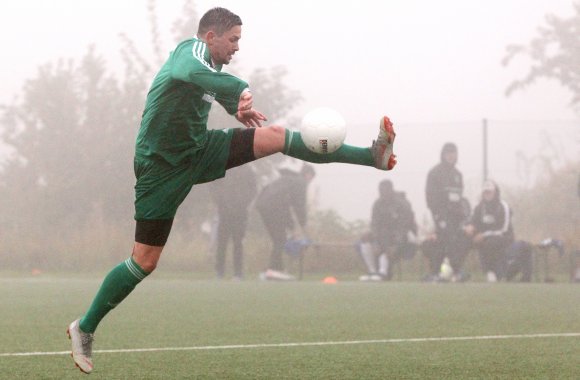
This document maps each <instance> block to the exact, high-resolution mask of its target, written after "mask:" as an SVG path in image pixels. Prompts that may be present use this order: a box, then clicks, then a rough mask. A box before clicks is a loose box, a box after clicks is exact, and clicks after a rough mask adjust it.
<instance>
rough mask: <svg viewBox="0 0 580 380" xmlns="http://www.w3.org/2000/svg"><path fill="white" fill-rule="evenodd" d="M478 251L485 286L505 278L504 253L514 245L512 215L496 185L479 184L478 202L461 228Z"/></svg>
mask: <svg viewBox="0 0 580 380" xmlns="http://www.w3.org/2000/svg"><path fill="white" fill-rule="evenodd" d="M465 231H466V233H467V234H468V235H469V236H471V237H472V238H473V243H474V245H475V246H476V247H477V248H478V250H479V256H480V260H481V266H482V269H483V272H484V273H485V274H486V276H487V281H488V282H496V281H498V280H501V279H502V278H504V277H505V270H506V262H507V256H506V255H507V250H508V248H509V247H510V246H511V245H512V244H513V242H514V232H513V227H512V212H511V210H510V207H509V205H508V204H507V202H505V201H504V200H502V199H501V194H500V190H499V187H498V186H497V184H496V183H495V182H493V181H491V180H487V181H485V182H484V183H483V187H482V194H481V201H480V202H479V204H478V205H477V206H476V207H475V209H474V211H473V215H472V216H471V221H470V223H469V224H468V225H467V226H466V228H465Z"/></svg>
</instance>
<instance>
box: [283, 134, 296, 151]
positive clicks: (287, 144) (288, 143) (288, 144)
mask: <svg viewBox="0 0 580 380" xmlns="http://www.w3.org/2000/svg"><path fill="white" fill-rule="evenodd" d="M286 131H287V133H288V142H287V143H286V150H285V151H284V154H288V151H289V150H290V144H292V136H294V132H292V131H291V130H289V129H287V130H286Z"/></svg>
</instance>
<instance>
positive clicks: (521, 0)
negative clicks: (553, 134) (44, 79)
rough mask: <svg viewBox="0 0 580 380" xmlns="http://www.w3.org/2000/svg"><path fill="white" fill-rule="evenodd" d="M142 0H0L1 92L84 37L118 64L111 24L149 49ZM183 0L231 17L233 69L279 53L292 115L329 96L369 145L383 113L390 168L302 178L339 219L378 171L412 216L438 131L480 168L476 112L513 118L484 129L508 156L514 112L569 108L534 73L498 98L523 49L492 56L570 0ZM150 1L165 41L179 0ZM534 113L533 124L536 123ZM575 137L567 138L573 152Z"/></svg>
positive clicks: (0, 95)
mask: <svg viewBox="0 0 580 380" xmlns="http://www.w3.org/2000/svg"><path fill="white" fill-rule="evenodd" d="M146 4H147V1H146V0H124V1H111V0H99V1H75V0H54V1H50V2H45V1H40V0H36V1H34V0H20V1H18V2H16V1H12V2H6V1H4V2H2V5H0V43H1V44H2V48H3V51H4V54H3V60H2V63H1V65H2V70H1V72H0V75H1V76H2V77H1V81H2V88H1V89H0V103H3V102H9V101H10V100H11V99H12V98H13V96H14V95H15V94H16V93H17V92H18V91H19V90H20V89H21V87H22V84H23V81H24V80H25V79H26V78H30V77H33V76H34V75H35V74H36V68H37V67H38V66H39V65H40V64H43V63H46V62H49V61H54V60H55V59H57V58H60V57H75V58H78V57H79V56H80V55H81V54H83V53H84V52H85V51H86V48H87V46H88V45H89V44H91V43H94V44H95V45H96V47H97V49H98V51H99V52H100V53H102V54H103V55H105V56H106V57H107V59H109V60H110V61H111V62H116V63H118V64H120V59H119V57H118V51H119V48H120V41H119V39H118V37H117V35H118V33H119V32H124V33H126V34H127V35H128V36H129V37H131V38H132V39H134V40H136V41H138V42H139V43H140V47H141V48H142V49H144V50H146V51H148V50H147V49H149V46H150V38H149V37H150V36H149V31H148V19H147V12H146ZM196 4H197V10H198V13H199V14H200V15H201V14H202V13H203V12H205V10H207V9H208V8H209V7H211V6H216V5H220V6H225V7H227V8H229V9H231V10H232V11H234V12H236V13H238V14H239V15H240V16H241V17H242V20H243V22H244V26H243V31H242V40H241V43H240V46H241V50H240V51H239V52H238V54H236V56H235V57H234V60H235V61H236V62H237V64H238V66H237V67H238V68H240V69H241V71H242V73H244V74H246V73H249V72H250V71H251V70H252V69H254V68H256V67H272V66H275V65H284V66H286V67H287V69H288V71H289V76H288V81H287V83H288V85H289V86H290V87H292V88H294V89H297V90H299V91H300V92H301V94H302V96H303V97H304V102H303V103H302V104H301V105H300V107H299V108H298V109H297V110H296V115H301V114H302V113H303V112H305V111H307V110H308V109H310V108H312V107H316V106H330V107H333V108H335V109H337V110H338V111H339V112H341V113H342V114H343V115H344V117H345V119H346V120H347V124H349V125H356V126H359V127H357V128H356V129H355V128H353V127H351V128H350V129H349V130H348V135H347V143H352V144H360V145H368V144H370V140H371V139H372V138H374V136H375V135H376V129H377V123H378V119H379V117H380V116H381V115H382V114H388V115H389V116H390V117H391V118H392V119H393V121H394V122H395V125H396V130H397V133H398V137H397V144H398V145H397V148H396V150H397V153H398V154H399V160H400V165H399V166H398V168H397V170H396V171H395V172H392V173H388V174H385V173H379V172H377V171H374V170H372V169H367V168H354V167H350V166H345V165H330V166H326V167H324V168H320V169H319V176H318V177H317V179H316V181H315V182H314V184H313V187H314V189H315V190H317V193H318V199H319V201H320V204H321V205H322V206H323V207H336V208H337V209H338V210H339V211H340V213H341V214H342V215H343V216H345V217H347V218H348V219H352V218H367V217H368V215H369V213H370V207H371V204H372V202H373V201H374V199H375V198H376V195H377V192H376V184H377V183H378V181H380V180H381V179H383V178H391V179H392V180H393V181H394V183H395V187H396V188H398V189H400V190H405V191H406V192H407V193H408V194H409V196H410V197H411V200H412V201H413V204H414V206H415V209H416V211H418V214H419V215H418V218H419V219H421V218H422V215H423V213H424V211H423V210H424V207H425V206H424V200H423V188H424V181H425V175H426V172H427V170H428V169H429V168H430V167H431V166H433V165H434V164H435V163H436V162H437V161H438V157H439V150H440V147H441V144H442V143H443V142H445V141H448V140H453V141H457V142H458V143H459V149H460V157H459V159H460V163H459V168H460V169H461V170H462V171H464V174H467V175H466V177H468V178H467V179H468V182H469V181H473V183H474V184H475V183H478V182H479V180H480V178H479V177H478V176H479V175H480V173H479V172H477V173H475V174H469V173H466V171H474V170H478V171H479V170H480V167H481V163H480V157H479V156H480V154H481V153H480V151H481V150H480V145H479V144H480V143H479V140H478V138H479V137H480V129H479V125H480V120H481V119H482V118H484V117H486V118H489V119H490V120H492V123H491V125H492V126H493V125H494V124H493V121H518V122H520V124H518V125H519V127H518V128H519V129H517V128H512V129H510V128H507V129H506V131H505V134H502V135H501V136H498V135H497V132H495V131H494V130H492V132H493V133H496V134H495V135H493V134H492V137H493V136H495V137H496V138H499V139H501V140H502V146H501V149H498V148H500V147H499V146H498V145H495V146H493V145H492V146H490V148H491V149H496V150H495V151H494V152H493V154H495V157H496V158H498V157H501V158H498V160H499V162H503V161H504V160H505V161H506V165H507V167H510V168H511V167H512V166H513V162H512V161H513V157H514V154H515V149H516V148H526V147H527V148H526V149H528V152H530V154H532V153H533V152H534V149H537V145H538V142H537V138H538V137H537V136H538V135H537V133H536V134H532V135H530V134H526V137H527V138H530V140H529V141H525V142H523V141H521V139H522V137H517V135H518V134H519V135H520V136H521V133H522V130H525V129H522V128H526V126H525V125H526V123H523V124H522V123H521V122H522V121H524V122H525V121H553V120H568V121H571V120H577V119H578V115H576V114H574V113H573V111H572V110H571V109H570V108H569V107H568V103H569V100H570V94H569V93H567V92H566V91H565V90H564V89H563V88H561V87H560V86H558V84H556V83H553V82H547V81H541V82H538V83H537V84H536V85H533V86H532V87H530V88H529V89H527V90H525V91H523V92H518V93H515V94H514V95H513V96H512V97H510V98H506V97H505V96H504V90H505V88H506V87H507V85H508V84H509V83H510V81H512V80H514V79H516V78H520V77H522V76H523V75H524V74H525V73H526V71H527V68H528V67H529V61H527V60H526V59H525V58H524V57H521V58H519V59H517V60H516V61H514V62H513V64H512V65H510V66H509V67H508V68H504V67H502V66H501V64H500V62H501V59H502V57H503V56H504V52H505V47H506V45H508V44H511V43H521V44H527V43H528V42H529V41H530V39H531V38H532V37H534V36H535V34H536V29H537V27H538V26H540V25H544V23H545V15H546V14H548V13H552V14H555V15H558V16H562V17H569V16H570V15H571V14H572V0H504V1H500V0H488V1H466V0H440V1H436V2H433V1H427V0H421V1H420V0H405V1H403V0H396V1H395V0H393V1H388V2H380V1H376V0H358V1H350V2H337V1H328V0H323V1H305V0H293V1H271V2H266V1H260V0H245V1H234V0H224V1H219V2H218V1H197V2H196ZM158 7H159V9H158V11H159V21H160V28H161V31H162V33H163V35H164V36H165V37H166V40H165V47H166V49H167V52H169V50H171V49H172V48H173V43H172V42H171V35H170V32H169V31H170V29H171V22H172V21H173V20H174V19H175V18H176V16H177V15H178V14H179V12H180V11H181V7H182V1H177V0H173V1H164V2H161V1H159V4H158ZM193 33H194V31H192V34H193ZM496 125H497V123H496ZM509 125H510V126H513V124H509ZM534 125H535V126H536V127H538V131H539V130H540V129H541V123H539V124H538V123H536V124H534ZM363 126H364V127H363ZM430 126H432V129H429V128H430ZM447 127H448V128H447ZM405 128H406V129H405ZM508 129H509V130H508ZM570 130H571V128H568V129H566V131H568V132H569V131H570ZM568 132H566V133H568ZM510 139H511V140H510ZM496 141H497V140H496ZM510 141H511V143H510ZM576 143H577V140H576ZM513 145H518V146H517V147H514V146H513ZM577 148H578V146H577V145H574V146H572V147H567V148H566V149H568V151H569V152H572V153H568V154H569V155H570V154H572V155H574V154H576V153H575V152H574V150H576V151H577V150H578V149H577ZM576 157H577V154H576ZM510 159H511V160H512V161H509V160H510ZM500 167H503V166H502V165H497V166H496V168H500ZM498 174H499V173H498ZM491 175H492V176H494V172H492V173H491ZM501 176H503V177H505V178H508V177H510V176H513V175H512V173H509V172H507V173H502V174H501V175H498V177H501ZM471 201H472V202H475V201H476V199H473V198H472V199H471Z"/></svg>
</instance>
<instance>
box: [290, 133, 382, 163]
mask: <svg viewBox="0 0 580 380" xmlns="http://www.w3.org/2000/svg"><path fill="white" fill-rule="evenodd" d="M284 154H285V155H288V156H290V157H294V158H298V159H300V160H303V161H308V162H312V163H315V164H326V163H330V162H342V163H345V164H354V165H364V166H373V167H374V166H375V160H374V158H373V154H372V152H371V150H370V149H369V148H360V147H358V146H352V145H346V144H343V145H342V146H341V147H340V148H338V149H337V150H336V151H334V152H332V153H328V154H319V153H314V152H313V151H311V150H310V149H308V148H307V147H306V145H305V144H304V141H302V136H301V135H300V132H296V131H290V130H288V129H287V130H286V141H285V145H284Z"/></svg>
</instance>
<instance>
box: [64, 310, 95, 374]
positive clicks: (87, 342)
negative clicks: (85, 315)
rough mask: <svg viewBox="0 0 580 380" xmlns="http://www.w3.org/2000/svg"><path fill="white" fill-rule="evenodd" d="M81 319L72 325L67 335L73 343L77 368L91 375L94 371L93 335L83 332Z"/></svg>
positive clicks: (73, 353) (73, 354)
mask: <svg viewBox="0 0 580 380" xmlns="http://www.w3.org/2000/svg"><path fill="white" fill-rule="evenodd" d="M79 322H80V319H77V320H76V321H74V322H73V323H71V324H70V326H69V327H68V329H67V330H66V333H67V334H68V337H69V339H70V340H71V343H72V354H71V356H72V358H73V360H74V362H75V364H76V366H77V367H78V368H79V369H80V370H81V371H83V372H84V373H91V371H92V370H93V358H92V355H93V340H94V336H93V334H88V333H85V332H82V331H81V328H80V326H79Z"/></svg>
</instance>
